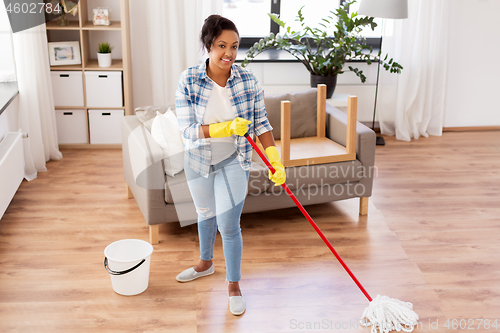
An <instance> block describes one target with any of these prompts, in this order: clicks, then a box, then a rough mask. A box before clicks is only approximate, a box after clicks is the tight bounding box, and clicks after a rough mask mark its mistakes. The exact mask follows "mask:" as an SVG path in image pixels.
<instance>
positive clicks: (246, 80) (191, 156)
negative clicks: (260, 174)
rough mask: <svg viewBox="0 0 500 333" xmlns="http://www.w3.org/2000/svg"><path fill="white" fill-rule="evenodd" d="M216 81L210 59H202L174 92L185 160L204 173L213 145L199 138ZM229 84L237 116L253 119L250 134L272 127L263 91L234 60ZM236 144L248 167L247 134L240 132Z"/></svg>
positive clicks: (241, 159)
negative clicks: (208, 68) (209, 64)
mask: <svg viewBox="0 0 500 333" xmlns="http://www.w3.org/2000/svg"><path fill="white" fill-rule="evenodd" d="M207 61H208V60H207ZM213 84H214V83H213V81H212V80H211V79H210V78H209V77H208V76H207V63H206V62H203V63H202V64H200V65H198V66H194V67H191V68H188V69H187V70H185V71H184V72H183V73H182V74H181V76H180V78H179V85H178V86H177V91H176V93H175V108H176V113H177V122H178V123H179V127H180V130H181V134H182V136H183V137H184V139H185V140H184V145H185V147H184V148H185V150H186V153H185V155H184V158H185V163H187V164H188V166H189V167H190V168H191V169H193V170H194V171H196V172H197V173H199V174H200V175H202V176H203V177H208V174H209V170H210V162H211V147H210V139H205V138H200V137H199V132H200V126H201V125H208V124H204V123H203V115H204V114H205V110H206V106H207V103H208V99H209V97H210V94H211V91H212V87H213ZM227 87H229V89H230V92H231V94H230V96H229V99H230V101H231V105H232V107H233V110H234V113H235V114H236V117H241V118H245V119H247V120H250V121H251V122H252V123H251V124H250V125H249V126H248V134H249V135H251V136H253V135H254V134H255V135H256V136H259V135H261V134H263V133H265V132H268V131H271V130H272V129H273V128H272V127H271V125H270V124H269V120H267V113H266V107H265V105H264V94H263V92H262V89H261V88H260V85H259V83H258V82H257V79H256V78H255V76H254V75H253V74H252V72H250V71H248V70H246V69H244V68H242V67H241V66H238V65H236V64H233V65H232V66H231V75H230V77H229V79H228V81H227ZM235 145H236V148H237V151H238V161H239V162H240V165H241V167H242V168H243V170H245V171H247V170H249V169H250V164H251V159H252V145H251V144H250V143H249V142H248V141H247V139H246V138H245V137H244V136H237V139H236V143H235Z"/></svg>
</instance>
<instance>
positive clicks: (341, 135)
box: [326, 104, 376, 196]
mask: <svg viewBox="0 0 500 333" xmlns="http://www.w3.org/2000/svg"><path fill="white" fill-rule="evenodd" d="M326 115H327V118H326V136H327V137H328V138H329V139H331V140H333V141H335V142H337V143H338V144H340V145H342V146H345V145H346V136H347V114H345V113H344V112H342V111H340V110H339V109H337V108H335V107H334V106H331V105H329V104H327V105H326ZM375 141H376V134H375V132H374V131H372V130H371V129H370V128H369V127H367V126H365V125H363V124H361V123H360V122H357V123H356V159H358V160H359V161H360V162H361V164H362V165H363V168H364V169H363V171H364V172H365V177H364V179H363V180H362V181H361V182H362V183H364V185H365V187H366V189H367V191H366V192H365V193H368V194H369V195H371V190H372V183H373V177H374V176H375V174H376V169H375V147H376V145H375ZM369 195H366V196H369Z"/></svg>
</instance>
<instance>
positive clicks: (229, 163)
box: [184, 153, 249, 282]
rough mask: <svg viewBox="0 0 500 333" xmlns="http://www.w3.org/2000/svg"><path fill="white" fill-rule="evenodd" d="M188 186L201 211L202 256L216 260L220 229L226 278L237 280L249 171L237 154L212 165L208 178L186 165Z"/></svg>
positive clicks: (199, 233) (197, 208) (239, 276)
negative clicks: (214, 257) (245, 169)
mask: <svg viewBox="0 0 500 333" xmlns="http://www.w3.org/2000/svg"><path fill="white" fill-rule="evenodd" d="M184 170H185V173H186V178H187V180H188V187H189V190H190V192H191V196H192V197H193V202H194V205H195V207H196V211H197V213H198V236H199V239H200V258H201V259H202V260H212V259H213V253H214V243H215V236H216V235H217V228H218V229H219V232H220V234H221V236H222V246H223V251H224V258H225V260H226V279H227V280H228V281H231V282H237V281H239V280H240V278H241V257H242V253H243V238H242V236H241V228H240V216H241V211H242V209H243V204H244V203H245V196H246V191H247V187H248V175H249V172H248V171H244V170H243V169H242V168H241V166H240V163H239V162H238V159H237V158H236V153H234V154H233V155H231V156H230V157H228V158H227V159H225V160H224V161H222V162H220V163H218V164H215V165H212V166H210V174H209V175H208V178H204V177H202V176H201V175H199V174H198V173H196V172H194V171H193V170H192V169H191V168H189V166H187V164H186V165H185V166H184Z"/></svg>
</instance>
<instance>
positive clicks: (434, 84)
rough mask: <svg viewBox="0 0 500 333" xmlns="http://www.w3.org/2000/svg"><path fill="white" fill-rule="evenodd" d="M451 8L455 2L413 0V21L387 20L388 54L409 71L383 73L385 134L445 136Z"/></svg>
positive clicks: (410, 17) (384, 48)
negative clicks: (449, 14)
mask: <svg viewBox="0 0 500 333" xmlns="http://www.w3.org/2000/svg"><path fill="white" fill-rule="evenodd" d="M449 7H450V2H449V0H409V1H408V18H407V19H403V20H389V19H386V20H385V22H384V32H383V39H382V54H386V53H388V54H389V58H388V59H390V57H393V58H394V59H395V60H396V61H398V62H399V63H400V64H401V65H402V66H403V68H404V69H403V71H402V73H401V74H399V75H398V74H390V73H389V72H386V71H385V70H383V69H382V68H381V70H380V81H379V95H378V101H377V111H376V112H377V115H378V119H379V123H380V130H381V133H382V134H387V135H396V138H397V139H398V140H405V141H410V140H411V139H412V138H415V139H418V138H419V137H420V136H424V137H428V136H429V135H441V134H442V129H443V115H444V101H445V86H446V67H447V57H448V45H447V40H448V38H447V36H448V30H447V29H448V23H449V17H448V12H449Z"/></svg>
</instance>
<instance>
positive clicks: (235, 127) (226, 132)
mask: <svg viewBox="0 0 500 333" xmlns="http://www.w3.org/2000/svg"><path fill="white" fill-rule="evenodd" d="M251 123H252V122H251V121H250V120H246V119H243V118H240V117H237V118H235V119H234V120H231V121H225V122H223V123H216V124H210V125H209V126H208V131H209V133H210V137H211V138H225V137H228V136H231V135H233V134H236V135H240V136H241V135H245V133H246V132H247V131H248V125H249V124H251Z"/></svg>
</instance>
